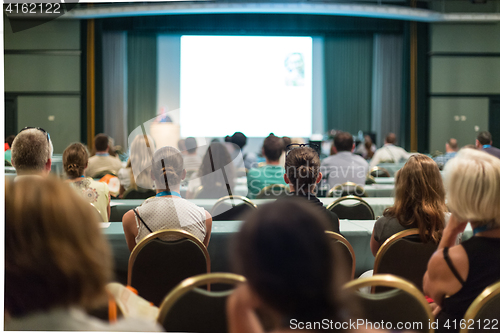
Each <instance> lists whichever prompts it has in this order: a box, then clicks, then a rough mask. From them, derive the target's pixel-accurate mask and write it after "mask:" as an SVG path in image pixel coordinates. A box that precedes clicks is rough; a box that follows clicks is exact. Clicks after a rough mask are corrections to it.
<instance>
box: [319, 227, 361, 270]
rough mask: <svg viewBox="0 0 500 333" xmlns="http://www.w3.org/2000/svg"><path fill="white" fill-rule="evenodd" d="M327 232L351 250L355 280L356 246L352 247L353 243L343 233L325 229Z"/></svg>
mask: <svg viewBox="0 0 500 333" xmlns="http://www.w3.org/2000/svg"><path fill="white" fill-rule="evenodd" d="M325 233H326V235H327V236H328V237H330V238H331V239H333V240H336V241H339V242H340V243H342V245H344V246H345V247H347V249H348V250H349V253H350V254H351V258H352V268H351V280H353V279H354V274H355V272H356V254H355V253H354V248H353V247H352V245H351V243H349V241H348V240H347V239H346V238H345V237H344V236H342V235H341V234H338V233H336V232H333V231H325Z"/></svg>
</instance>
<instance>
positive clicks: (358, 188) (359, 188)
mask: <svg viewBox="0 0 500 333" xmlns="http://www.w3.org/2000/svg"><path fill="white" fill-rule="evenodd" d="M344 186H351V187H354V189H355V191H356V193H357V192H358V191H360V193H363V195H365V196H366V193H365V189H364V188H363V187H362V186H359V185H358V184H356V183H353V182H346V183H344V184H338V185H335V186H334V187H332V188H331V189H330V190H329V191H328V193H327V194H326V197H327V198H333V192H335V191H342V190H343V188H344Z"/></svg>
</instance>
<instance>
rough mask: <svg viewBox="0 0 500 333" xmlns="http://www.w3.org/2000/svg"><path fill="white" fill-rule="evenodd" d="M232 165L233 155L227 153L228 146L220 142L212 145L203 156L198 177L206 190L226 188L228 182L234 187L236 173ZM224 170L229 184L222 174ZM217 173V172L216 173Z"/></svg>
mask: <svg viewBox="0 0 500 333" xmlns="http://www.w3.org/2000/svg"><path fill="white" fill-rule="evenodd" d="M230 163H231V155H229V152H228V151H227V148H226V145H225V144H224V143H220V142H214V143H211V144H210V146H209V147H208V149H207V152H206V153H205V156H203V159H202V161H201V165H200V169H199V171H198V177H201V178H200V179H201V185H202V186H203V188H204V189H206V188H213V187H224V188H225V187H226V184H227V182H228V183H229V186H230V187H232V186H233V184H234V178H235V172H234V168H233V167H232V165H230ZM222 168H224V170H225V172H226V177H227V182H226V179H225V178H224V176H223V174H222V172H220V171H218V170H220V169H222ZM215 171H217V172H215Z"/></svg>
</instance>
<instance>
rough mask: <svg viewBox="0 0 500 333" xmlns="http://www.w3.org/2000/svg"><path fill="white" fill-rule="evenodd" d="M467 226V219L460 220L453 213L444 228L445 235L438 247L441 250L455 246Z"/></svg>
mask: <svg viewBox="0 0 500 333" xmlns="http://www.w3.org/2000/svg"><path fill="white" fill-rule="evenodd" d="M466 226H467V221H465V222H464V221H459V220H458V219H457V218H456V216H455V215H453V214H451V216H450V219H449V220H448V223H447V224H446V227H445V228H444V230H443V237H442V238H441V241H440V242H439V246H438V249H439V250H441V249H444V248H445V247H452V246H454V245H455V242H456V240H457V237H458V235H459V234H460V233H462V232H464V230H465V227H466Z"/></svg>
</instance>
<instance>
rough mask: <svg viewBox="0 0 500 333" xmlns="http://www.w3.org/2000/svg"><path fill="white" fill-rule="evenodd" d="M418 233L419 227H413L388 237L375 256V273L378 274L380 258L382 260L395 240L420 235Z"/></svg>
mask: <svg viewBox="0 0 500 333" xmlns="http://www.w3.org/2000/svg"><path fill="white" fill-rule="evenodd" d="M418 234H419V231H418V229H417V228H412V229H407V230H403V231H400V232H398V233H395V234H394V235H392V236H391V237H389V238H387V239H386V241H385V242H384V243H383V244H382V246H380V248H379V249H378V251H377V255H376V256H375V263H374V265H373V275H375V274H377V271H378V266H380V260H382V259H381V258H382V257H383V256H384V254H385V253H386V252H387V250H389V248H390V247H391V246H392V244H393V243H394V242H395V241H397V240H398V239H401V238H404V237H408V236H413V235H418Z"/></svg>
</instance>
